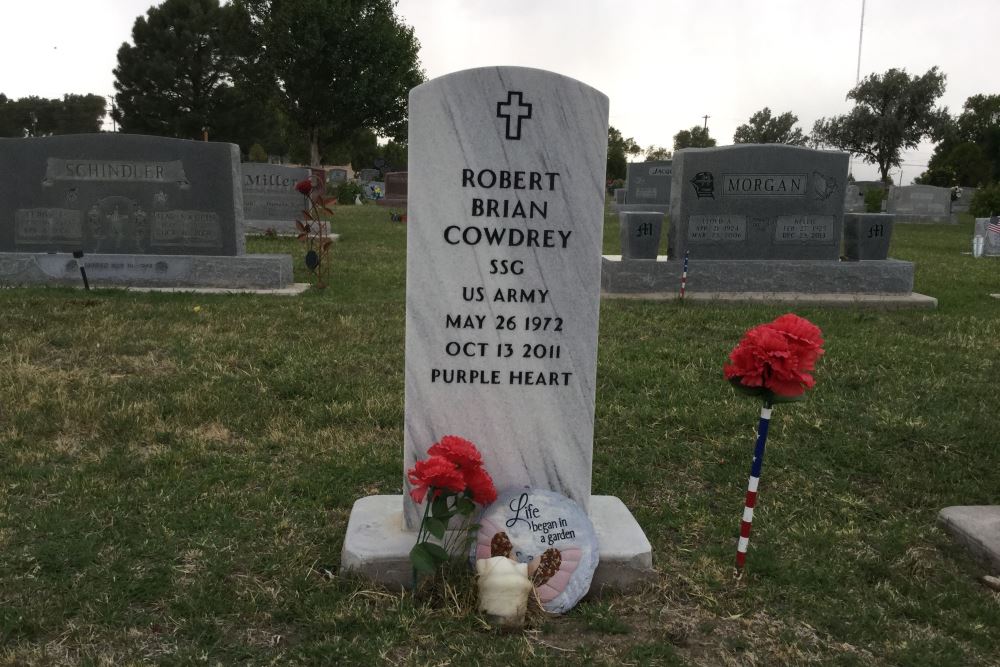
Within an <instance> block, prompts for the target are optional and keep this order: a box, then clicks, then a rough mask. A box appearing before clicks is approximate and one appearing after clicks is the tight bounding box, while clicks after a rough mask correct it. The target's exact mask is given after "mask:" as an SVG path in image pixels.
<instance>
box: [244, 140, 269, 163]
mask: <svg viewBox="0 0 1000 667" xmlns="http://www.w3.org/2000/svg"><path fill="white" fill-rule="evenodd" d="M247 159H248V160H249V161H250V162H267V151H266V150H265V149H264V147H263V146H261V145H260V144H254V145H253V146H251V147H250V153H249V155H247Z"/></svg>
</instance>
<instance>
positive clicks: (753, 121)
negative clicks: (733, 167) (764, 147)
mask: <svg viewBox="0 0 1000 667" xmlns="http://www.w3.org/2000/svg"><path fill="white" fill-rule="evenodd" d="M798 122H799V117H798V116H796V115H795V114H793V113H792V112H791V111H786V112H785V113H783V114H781V115H780V116H772V115H771V110H770V109H769V108H767V107H764V108H763V109H761V110H760V111H758V112H757V113H755V114H754V115H752V116H750V121H749V122H747V123H744V124H743V125H740V126H739V127H737V128H736V132H735V133H734V134H733V143H734V144H787V145H790V146H804V145H805V144H806V142H807V141H809V137H807V136H806V135H804V134H802V129H801V128H798V127H795V124H796V123H798Z"/></svg>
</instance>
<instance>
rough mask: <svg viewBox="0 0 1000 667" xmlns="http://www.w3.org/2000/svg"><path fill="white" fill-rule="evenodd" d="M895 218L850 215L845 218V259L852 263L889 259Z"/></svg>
mask: <svg viewBox="0 0 1000 667" xmlns="http://www.w3.org/2000/svg"><path fill="white" fill-rule="evenodd" d="M892 223H893V216H891V215H888V214H885V213H848V214H846V215H845V216H844V257H846V258H847V259H848V260H851V261H859V260H874V259H887V258H888V257H889V244H890V242H891V241H892Z"/></svg>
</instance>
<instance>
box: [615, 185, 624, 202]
mask: <svg viewBox="0 0 1000 667" xmlns="http://www.w3.org/2000/svg"><path fill="white" fill-rule="evenodd" d="M615 203H616V204H619V205H621V204H624V203H625V188H615Z"/></svg>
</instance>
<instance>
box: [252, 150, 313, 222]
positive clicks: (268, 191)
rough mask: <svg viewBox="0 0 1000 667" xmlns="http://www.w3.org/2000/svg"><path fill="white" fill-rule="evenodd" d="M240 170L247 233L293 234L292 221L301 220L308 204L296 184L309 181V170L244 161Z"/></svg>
mask: <svg viewBox="0 0 1000 667" xmlns="http://www.w3.org/2000/svg"><path fill="white" fill-rule="evenodd" d="M242 169H243V217H244V224H245V228H246V230H247V231H248V232H258V233H259V232H264V231H267V230H269V229H272V230H274V231H276V232H278V233H284V234H292V233H295V221H296V220H297V219H300V218H301V217H302V209H303V208H304V207H305V206H306V205H307V201H306V198H305V197H304V196H303V195H302V193H300V192H298V191H297V190H296V189H295V184H296V183H298V182H299V181H301V180H303V179H306V178H309V169H308V168H306V167H287V166H285V165H280V164H261V163H257V162H244V163H243V165H242Z"/></svg>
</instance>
